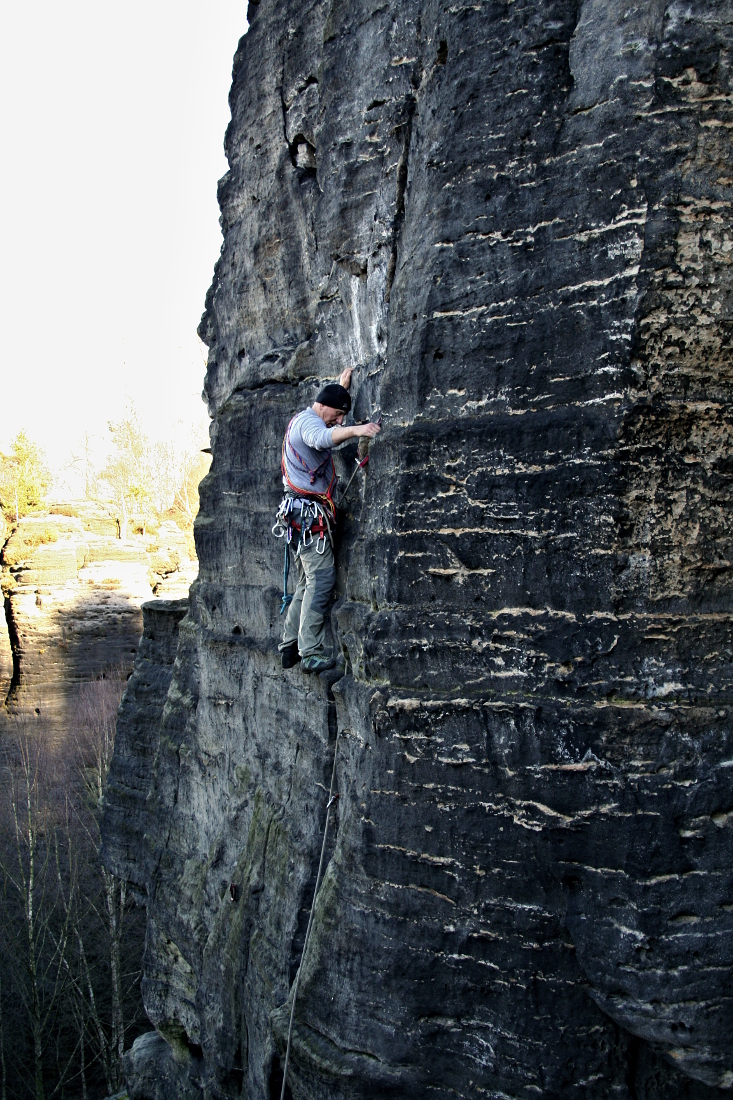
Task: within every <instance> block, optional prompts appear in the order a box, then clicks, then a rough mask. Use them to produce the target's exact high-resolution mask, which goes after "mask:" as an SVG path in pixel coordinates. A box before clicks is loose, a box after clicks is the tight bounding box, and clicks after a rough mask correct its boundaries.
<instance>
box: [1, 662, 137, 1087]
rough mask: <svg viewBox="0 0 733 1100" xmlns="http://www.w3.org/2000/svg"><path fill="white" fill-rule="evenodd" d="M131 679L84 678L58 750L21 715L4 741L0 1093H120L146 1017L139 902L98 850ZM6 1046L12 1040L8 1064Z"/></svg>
mask: <svg viewBox="0 0 733 1100" xmlns="http://www.w3.org/2000/svg"><path fill="white" fill-rule="evenodd" d="M124 682H125V681H124V677H123V676H121V675H111V676H109V675H108V676H106V677H104V678H100V679H99V680H97V681H94V682H93V683H90V684H87V685H83V686H82V689H81V692H80V694H79V702H78V705H77V707H76V711H75V714H74V715H73V721H72V723H71V726H70V729H69V734H68V737H67V739H66V741H65V743H64V744H63V745H62V746H61V747H60V748H59V747H58V746H57V745H54V749H53V751H51V750H50V749H49V748H48V746H47V745H46V743H45V741H44V739H43V736H42V735H39V734H38V733H37V731H35V730H34V731H33V732H32V733H31V732H30V726H29V725H28V726H24V724H23V723H22V722H20V723H19V724H18V727H17V728H16V730H15V735H14V736H11V737H10V738H8V739H7V740H6V742H5V746H4V750H5V751H4V761H3V762H4V765H5V768H4V770H5V775H6V776H7V779H8V782H4V783H3V784H0V978H1V979H2V982H1V984H0V1074H1V1075H2V1076H1V1085H2V1089H3V1092H2V1096H1V1097H0V1100H7V1096H8V1095H10V1096H13V1097H16V1096H17V1097H21V1096H24V1095H28V1096H29V1097H33V1098H34V1100H54V1098H55V1097H56V1096H59V1095H69V1093H68V1090H69V1089H73V1090H75V1091H74V1095H78V1094H79V1091H80V1092H81V1095H82V1096H87V1095H89V1094H91V1095H95V1094H96V1093H97V1092H100V1090H101V1089H102V1088H104V1089H105V1090H106V1094H110V1093H114V1092H116V1091H117V1090H118V1089H119V1088H120V1087H121V1085H122V1084H123V1075H122V1056H123V1054H124V1051H125V1048H126V1046H128V1045H129V1043H130V1041H131V1039H132V1038H134V1035H135V1030H136V1029H137V1028H139V1026H140V1024H141V1022H142V1015H143V1014H142V1003H141V998H140V989H139V981H140V962H141V956H142V944H143V926H144V919H143V911H141V910H139V909H137V908H136V907H135V906H134V901H133V898H132V896H131V894H130V892H129V890H128V888H127V883H126V882H124V881H121V880H119V879H116V878H115V876H113V875H111V874H110V873H109V872H108V871H107V870H106V868H104V867H103V865H102V863H101V859H100V835H99V816H100V809H101V800H102V797H103V795H104V789H105V784H106V778H107V771H108V768H109V764H110V760H111V757H112V750H113V747H114V734H115V724H116V712H117V706H118V703H119V700H120V696H121V694H122V690H123V687H124ZM10 986H12V989H11V988H10ZM11 1004H12V1006H13V1011H12V1013H11V1012H9V1011H8V1008H9V1005H11ZM7 1024H9V1027H10V1030H11V1032H12V1035H11V1036H9V1035H8V1029H7V1027H6V1025H7ZM6 1049H12V1050H13V1058H12V1059H11V1060H10V1063H9V1064H7V1065H6V1062H5V1051H6ZM100 1094H101V1093H100Z"/></svg>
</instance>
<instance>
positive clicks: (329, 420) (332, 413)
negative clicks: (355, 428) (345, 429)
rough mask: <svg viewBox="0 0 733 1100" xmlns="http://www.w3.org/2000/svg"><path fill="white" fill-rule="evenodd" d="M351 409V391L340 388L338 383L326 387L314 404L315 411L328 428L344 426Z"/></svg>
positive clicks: (331, 383)
mask: <svg viewBox="0 0 733 1100" xmlns="http://www.w3.org/2000/svg"><path fill="white" fill-rule="evenodd" d="M350 409H351V398H350V397H349V391H348V390H345V389H344V387H343V386H340V385H339V384H338V382H329V384H328V385H327V386H324V387H323V389H322V390H321V392H320V393H319V394H318V397H317V398H316V400H315V402H314V403H313V411H314V412H315V413H316V414H317V415H318V416H320V418H321V420H322V421H323V423H324V424H325V425H326V427H327V428H332V427H334V425H335V424H342V423H343V420H344V417H345V416H346V414H347V412H349V410H350Z"/></svg>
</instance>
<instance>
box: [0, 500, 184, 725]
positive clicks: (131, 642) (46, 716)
mask: <svg viewBox="0 0 733 1100" xmlns="http://www.w3.org/2000/svg"><path fill="white" fill-rule="evenodd" d="M197 569H198V564H197V562H196V560H195V558H194V559H193V560H192V559H191V557H190V551H189V548H188V543H187V540H186V536H185V533H184V532H183V531H181V530H180V529H179V528H178V527H177V526H176V524H175V523H168V522H166V523H162V524H161V525H160V527H159V528H158V530H157V531H156V532H155V534H151V535H147V536H145V537H142V536H134V537H132V538H130V539H128V540H126V541H122V540H121V539H119V538H118V536H117V525H116V523H115V521H114V519H113V517H112V516H110V515H109V514H107V512H106V511H105V510H104V508H103V507H100V506H99V505H92V504H79V505H74V506H73V507H72V506H66V505H62V506H59V507H58V508H57V509H55V510H52V512H51V513H50V514H39V515H32V516H27V517H25V518H24V519H22V520H21V522H20V523H19V525H18V526H17V527H16V528H15V530H14V531H13V533H12V534H11V535H10V537H9V538H8V540H7V542H6V543H5V546H4V549H3V552H2V590H3V597H4V608H5V615H4V620H5V637H6V638H8V640H9V644H8V649H10V647H11V646H12V652H11V653H10V669H9V672H10V675H8V669H7V656H8V653H7V650H3V648H2V645H1V644H0V660H2V659H3V655H5V661H4V663H3V664H2V665H0V668H1V669H2V670H3V674H4V683H5V691H4V694H3V700H5V705H4V707H3V708H2V714H0V720H2V716H3V715H5V717H7V716H9V715H14V714H15V715H18V714H20V713H22V714H23V715H25V716H26V717H27V718H29V719H30V720H31V721H35V719H36V718H37V719H38V720H39V721H40V722H41V723H42V724H43V725H44V727H45V728H48V729H50V730H52V731H56V732H58V733H63V731H64V729H65V727H66V723H67V720H68V717H69V714H70V713H71V711H72V710H73V705H74V698H75V694H76V689H77V687H78V685H79V684H80V683H82V682H84V681H86V680H90V679H93V678H94V677H95V676H98V675H100V674H102V673H103V672H105V671H106V670H108V669H111V668H122V669H123V670H127V671H129V670H130V669H131V668H132V665H133V661H134V658H135V653H136V651H137V646H138V642H139V640H140V635H141V633H142V614H141V610H140V607H141V604H142V603H143V602H144V601H145V600H149V599H150V598H151V596H152V595H153V594H154V593H155V594H160V595H163V594H165V595H166V596H167V595H170V596H173V597H176V596H178V597H180V596H187V594H188V587H189V585H190V584H191V581H192V580H193V578H194V577H195V575H196V571H197Z"/></svg>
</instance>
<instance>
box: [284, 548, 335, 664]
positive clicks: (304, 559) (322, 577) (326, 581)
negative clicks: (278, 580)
mask: <svg viewBox="0 0 733 1100" xmlns="http://www.w3.org/2000/svg"><path fill="white" fill-rule="evenodd" d="M323 541H325V546H324V549H323V553H322V554H319V553H318V549H317V547H318V539H314V540H313V542H312V543H311V544H310V545H309V546H308V547H302V548H301V551H300V554H299V555H298V560H299V562H300V563H301V565H302V568H303V570H304V573H305V591H304V593H303V595H302V601H301V606H300V628H299V630H298V649H299V651H300V656H301V657H304V658H305V657H312V656H324V655H325V640H326V624H325V615H326V608H327V607H328V601H329V600H330V599H331V593H332V592H333V586H334V584H335V583H336V567H335V564H334V560H333V550H332V549H331V544H330V542H329V541H328V539H325V540H323ZM321 545H323V542H322V543H321ZM298 588H300V581H298ZM293 603H295V600H293ZM288 621H290V616H289V615H288Z"/></svg>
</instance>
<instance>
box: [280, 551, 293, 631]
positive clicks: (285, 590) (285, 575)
mask: <svg viewBox="0 0 733 1100" xmlns="http://www.w3.org/2000/svg"><path fill="white" fill-rule="evenodd" d="M289 572H290V550H289V549H288V540H287V539H286V540H285V564H284V565H283V602H282V604H281V605H280V614H281V615H284V614H285V608H286V607H287V606H288V604H289V603H292V602H293V594H292V592H291V593H290V594H289V595H288V573H289Z"/></svg>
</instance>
